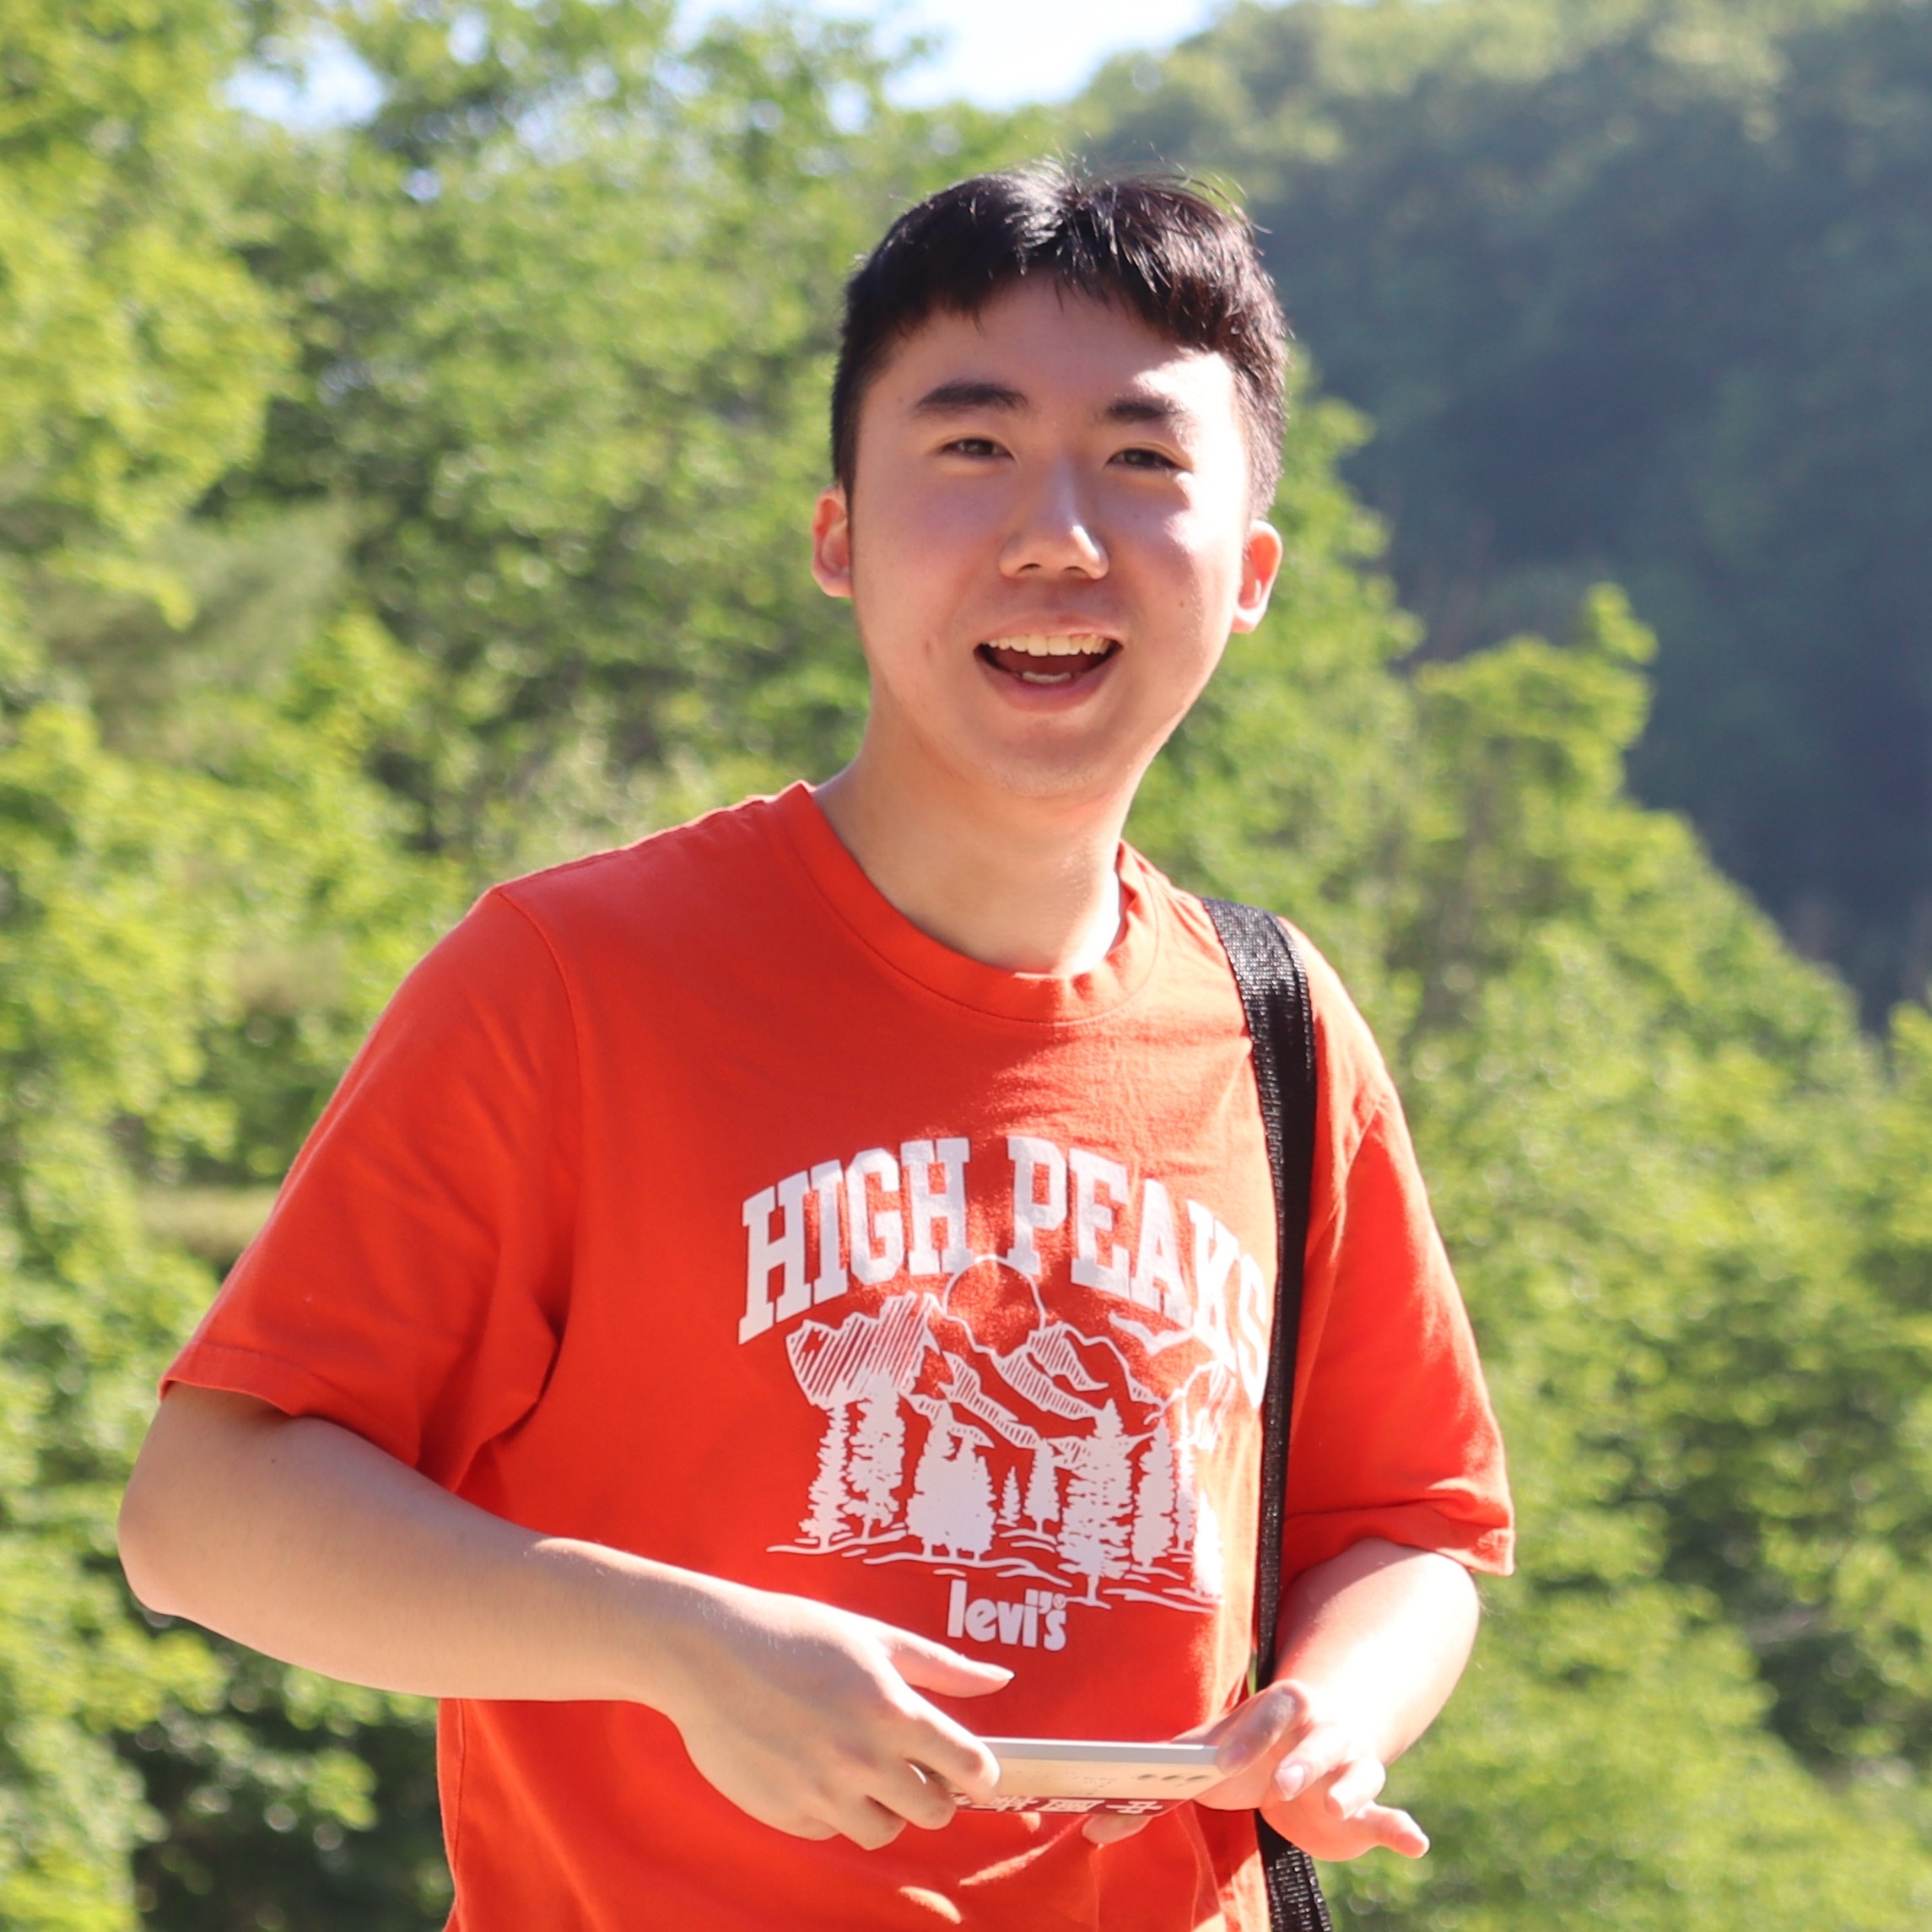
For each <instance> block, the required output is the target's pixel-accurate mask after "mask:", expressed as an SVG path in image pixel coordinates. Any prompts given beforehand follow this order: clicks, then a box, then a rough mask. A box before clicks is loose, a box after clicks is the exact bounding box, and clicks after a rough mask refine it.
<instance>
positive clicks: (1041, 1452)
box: [1027, 1437, 1060, 1530]
mask: <svg viewBox="0 0 1932 1932" xmlns="http://www.w3.org/2000/svg"><path fill="white" fill-rule="evenodd" d="M1027 1514H1028V1516H1030V1517H1031V1518H1032V1519H1033V1527H1034V1528H1035V1529H1036V1530H1044V1529H1045V1528H1046V1526H1047V1525H1048V1524H1050V1523H1057V1522H1058V1521H1059V1520H1060V1463H1059V1461H1058V1460H1057V1459H1056V1458H1055V1455H1054V1453H1053V1447H1052V1444H1050V1443H1049V1442H1047V1441H1046V1439H1045V1438H1044V1437H1043V1438H1041V1440H1040V1444H1039V1448H1038V1449H1035V1450H1034V1451H1033V1470H1032V1471H1031V1473H1030V1474H1029V1475H1028V1477H1027Z"/></svg>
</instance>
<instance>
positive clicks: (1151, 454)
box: [1114, 449, 1180, 470]
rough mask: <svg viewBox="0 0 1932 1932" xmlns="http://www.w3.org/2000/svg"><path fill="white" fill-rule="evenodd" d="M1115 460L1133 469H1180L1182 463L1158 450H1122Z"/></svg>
mask: <svg viewBox="0 0 1932 1932" xmlns="http://www.w3.org/2000/svg"><path fill="white" fill-rule="evenodd" d="M1114 461H1115V462H1117V463H1124V464H1125V466H1126V467H1128V468H1129V469H1131V470H1178V469H1179V467H1180V465H1179V463H1177V462H1176V461H1174V458H1173V457H1172V456H1165V455H1163V453H1162V452H1161V451H1158V450H1139V449H1136V450H1122V451H1120V452H1119V454H1118V455H1116V456H1114Z"/></svg>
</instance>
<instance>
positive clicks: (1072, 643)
mask: <svg viewBox="0 0 1932 1932" xmlns="http://www.w3.org/2000/svg"><path fill="white" fill-rule="evenodd" d="M1108 642H1109V640H1107V639H1106V638H1104V637H1096V636H1094V635H1093V634H1091V633H1088V634H1086V635H1084V636H1081V637H1002V638H997V639H996V640H994V646H993V648H994V649H995V650H1018V651H1023V652H1025V654H1026V655H1027V656H1028V657H1084V656H1091V655H1092V654H1093V652H1095V651H1099V650H1106V648H1107V645H1108Z"/></svg>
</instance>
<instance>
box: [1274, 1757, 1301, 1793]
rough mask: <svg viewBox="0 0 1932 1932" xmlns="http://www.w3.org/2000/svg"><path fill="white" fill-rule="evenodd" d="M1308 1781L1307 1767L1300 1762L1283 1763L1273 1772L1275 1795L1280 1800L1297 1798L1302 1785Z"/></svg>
mask: <svg viewBox="0 0 1932 1932" xmlns="http://www.w3.org/2000/svg"><path fill="white" fill-rule="evenodd" d="M1308 1781H1309V1774H1308V1767H1307V1766H1306V1765H1302V1764H1284V1765H1283V1766H1282V1767H1281V1769H1280V1770H1279V1771H1277V1772H1276V1773H1275V1795H1276V1797H1277V1798H1280V1799H1282V1800H1287V1799H1290V1798H1298V1797H1300V1795H1301V1793H1302V1787H1303V1785H1304V1784H1307V1783H1308Z"/></svg>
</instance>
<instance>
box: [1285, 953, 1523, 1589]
mask: <svg viewBox="0 0 1932 1932" xmlns="http://www.w3.org/2000/svg"><path fill="white" fill-rule="evenodd" d="M1310 977H1311V979H1312V980H1313V982H1314V991H1315V994H1316V1010H1317V1016H1318V1037H1319V1050H1320V1059H1321V1062H1322V1079H1323V1087H1322V1096H1321V1105H1320V1108H1319V1113H1318V1121H1317V1152H1316V1172H1315V1177H1314V1179H1315V1189H1314V1201H1313V1204H1312V1206H1313V1212H1312V1213H1311V1217H1310V1226H1309V1248H1308V1259H1307V1271H1306V1276H1305V1286H1304V1290H1303V1316H1302V1326H1301V1341H1300V1349H1299V1352H1298V1360H1297V1364H1296V1400H1295V1410H1294V1422H1293V1428H1292V1438H1291V1444H1290V1449H1289V1461H1288V1495H1287V1519H1286V1522H1285V1524H1284V1526H1283V1541H1282V1568H1283V1572H1284V1573H1285V1574H1287V1575H1291V1576H1292V1575H1295V1574H1298V1573H1299V1572H1301V1571H1303V1570H1304V1569H1308V1568H1311V1567H1312V1566H1313V1565H1314V1564H1316V1563H1319V1562H1326V1561H1327V1560H1328V1559H1329V1558H1330V1557H1336V1556H1339V1555H1340V1554H1341V1552H1343V1551H1344V1550H1346V1548H1347V1547H1348V1546H1350V1545H1351V1544H1352V1543H1355V1542H1357V1541H1361V1540H1362V1539H1363V1538H1364V1537H1368V1536H1380V1537H1385V1538H1386V1539H1387V1540H1388V1541H1390V1542H1395V1543H1401V1544H1406V1545H1408V1546H1411V1547H1412V1548H1415V1549H1422V1550H1431V1551H1435V1552H1439V1553H1440V1554H1442V1555H1444V1556H1448V1557H1454V1558H1455V1559H1456V1560H1457V1561H1458V1562H1462V1563H1464V1564H1465V1565H1466V1566H1467V1567H1468V1568H1471V1569H1474V1570H1482V1571H1487V1572H1491V1573H1495V1574H1498V1575H1507V1574H1508V1571H1509V1569H1510V1567H1511V1563H1512V1551H1513V1542H1514V1536H1513V1527H1512V1518H1511V1509H1510V1503H1509V1490H1508V1478H1507V1475H1506V1473H1505V1470H1504V1465H1503V1441H1502V1436H1501V1433H1500V1431H1499V1430H1498V1427H1497V1423H1496V1417H1495V1414H1494V1412H1493V1411H1492V1408H1491V1406H1490V1403H1489V1397H1488V1394H1487V1390H1486V1389H1485V1387H1484V1384H1483V1378H1482V1368H1481V1363H1480V1362H1479V1361H1478V1359H1477V1357H1476V1341H1475V1337H1474V1336H1473V1335H1472V1334H1471V1329H1470V1325H1469V1318H1468V1315H1467V1314H1466V1313H1465V1309H1464V1307H1463V1302H1462V1297H1461V1294H1460V1291H1459V1290H1458V1288H1457V1287H1456V1282H1455V1277H1454V1273H1453V1271H1451V1269H1450V1266H1449V1256H1448V1255H1447V1254H1446V1253H1445V1252H1444V1248H1443V1244H1442V1239H1441V1237H1440V1235H1439V1234H1438V1233H1437V1230H1436V1225H1435V1221H1434V1217H1433V1215H1432V1214H1431V1212H1430V1210H1429V1203H1428V1196H1427V1191H1426V1190H1425V1189H1424V1186H1423V1184H1422V1174H1421V1172H1420V1170H1419V1169H1418V1168H1417V1162H1416V1156H1415V1152H1414V1149H1413V1147H1411V1143H1410V1139H1409V1131H1408V1127H1407V1124H1406V1121H1405V1120H1404V1119H1403V1116H1402V1108H1401V1102H1400V1099H1399V1098H1397V1096H1396V1093H1395V1087H1394V1084H1393V1082H1391V1081H1390V1077H1389V1075H1388V1073H1387V1071H1386V1070H1385V1069H1384V1066H1383V1064H1382V1060H1381V1056H1380V1055H1379V1053H1378V1052H1377V1050H1376V1049H1375V1045H1374V1043H1373V1039H1371V1038H1370V1036H1369V1033H1368V1028H1367V1026H1366V1025H1365V1024H1364V1023H1363V1021H1362V1019H1361V1017H1360V1016H1359V1015H1357V1013H1356V1012H1355V1010H1354V1008H1353V1006H1352V1005H1350V1004H1349V1003H1348V1000H1347V996H1346V993H1344V992H1343V991H1342V990H1341V985H1340V982H1339V981H1338V980H1336V979H1335V977H1334V975H1333V974H1332V972H1331V971H1330V969H1328V968H1327V966H1326V964H1325V962H1321V961H1320V960H1319V958H1317V959H1315V960H1314V961H1312V962H1311V973H1310Z"/></svg>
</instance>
